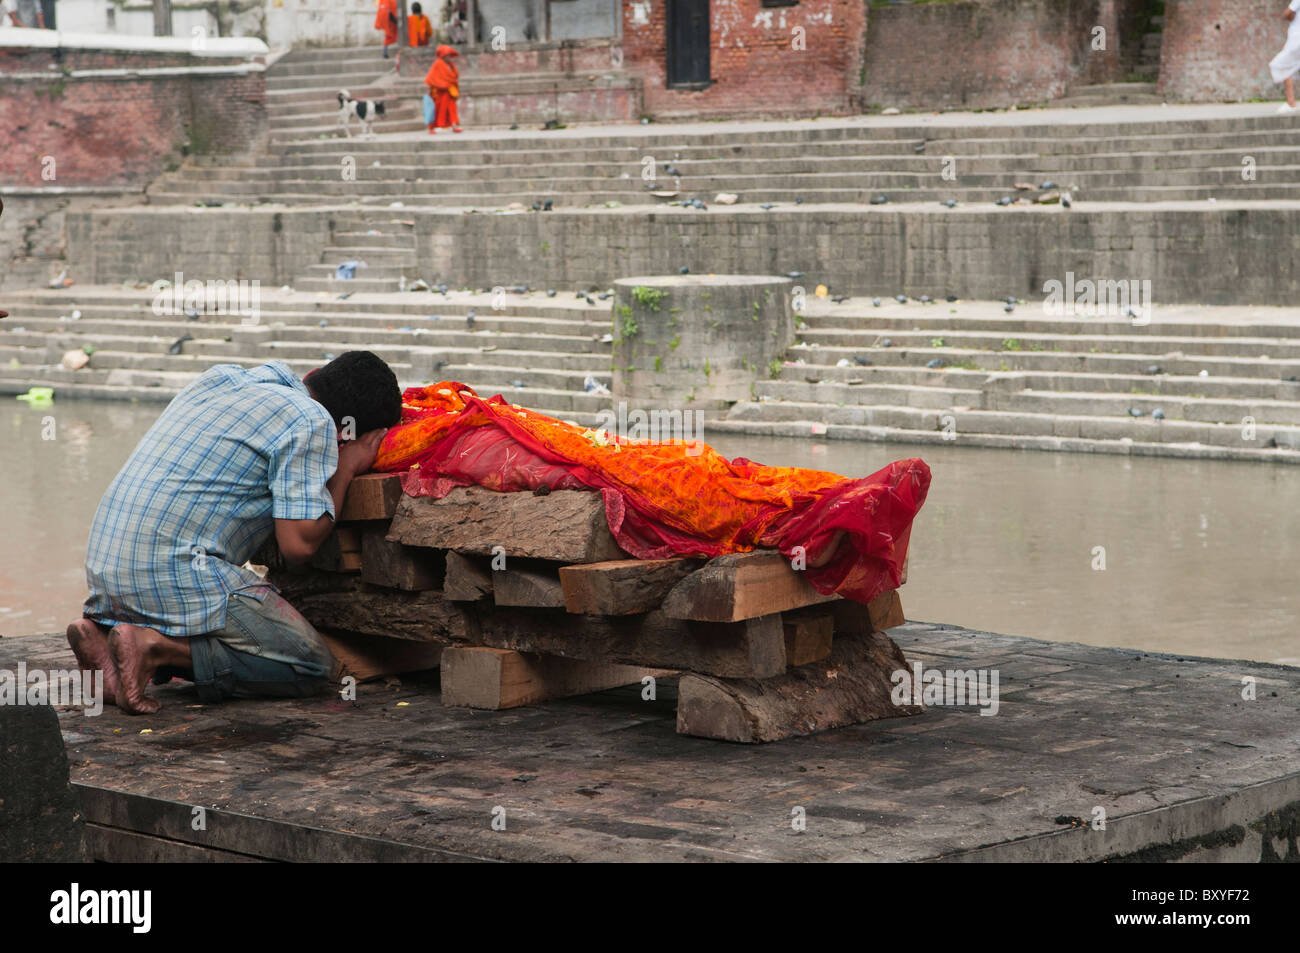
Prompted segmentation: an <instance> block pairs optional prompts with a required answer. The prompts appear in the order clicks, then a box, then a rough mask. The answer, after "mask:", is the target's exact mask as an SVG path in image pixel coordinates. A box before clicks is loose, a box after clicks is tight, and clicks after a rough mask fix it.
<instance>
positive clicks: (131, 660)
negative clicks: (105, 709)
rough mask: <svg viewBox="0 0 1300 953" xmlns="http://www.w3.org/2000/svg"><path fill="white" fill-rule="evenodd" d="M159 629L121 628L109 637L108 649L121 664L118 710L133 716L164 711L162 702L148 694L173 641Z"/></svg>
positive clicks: (118, 669)
mask: <svg viewBox="0 0 1300 953" xmlns="http://www.w3.org/2000/svg"><path fill="white" fill-rule="evenodd" d="M172 641H173V640H172V639H168V638H167V637H166V636H165V635H163V634H162V633H161V632H159V631H158V630H156V629H146V628H145V627H144V626H139V625H117V626H114V627H113V631H112V632H110V633H109V634H108V648H109V651H110V652H112V655H113V661H114V662H115V663H117V674H118V679H119V680H120V687H119V689H118V693H117V707H118V708H120V709H122V710H123V711H124V712H126V713H127V714H130V715H152V714H154V713H155V712H158V711H160V710H161V709H162V702H160V701H159V700H158V699H156V698H154V697H152V696H150V695H146V694H145V688H146V687H148V685H149V681H150V679H152V678H153V673H154V672H155V671H156V670H157V668H158V666H159V665H161V664H163V661H164V656H165V655H166V654H167V653H166V650H167V647H168V645H169V644H170V643H171V642H172Z"/></svg>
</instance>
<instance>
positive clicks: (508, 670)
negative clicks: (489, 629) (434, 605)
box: [441, 646, 672, 710]
mask: <svg viewBox="0 0 1300 953" xmlns="http://www.w3.org/2000/svg"><path fill="white" fill-rule="evenodd" d="M670 674H672V673H671V672H665V671H662V670H659V669H651V668H639V667H636V666H631V665H611V664H609V663H605V662H582V661H577V660H575V659H568V658H559V657H556V656H553V655H535V654H531V653H523V652H514V651H511V650H509V649H489V648H482V647H474V646H464V647H454V648H449V649H447V650H446V651H445V652H444V653H443V657H442V671H441V680H442V703H443V704H444V705H449V706H453V707H461V708H487V709H492V710H498V709H502V708H517V707H519V706H520V705H532V704H536V703H537V702H542V701H546V700H547V699H551V698H567V697H569V696H571V695H585V694H587V693H589V692H602V691H605V690H606V689H610V688H618V687H619V686H621V685H635V684H638V683H640V681H641V679H642V678H644V677H646V676H651V677H660V676H663V675H670Z"/></svg>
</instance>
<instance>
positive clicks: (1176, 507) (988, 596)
mask: <svg viewBox="0 0 1300 953" xmlns="http://www.w3.org/2000/svg"><path fill="white" fill-rule="evenodd" d="M0 400H2V401H4V403H0V437H2V441H3V442H2V444H0V445H2V446H3V447H4V450H3V453H2V454H0V487H3V493H4V496H3V499H2V500H0V538H2V539H3V540H4V545H3V546H2V547H0V635H4V636H14V635H27V634H31V633H33V632H49V631H54V630H60V629H62V628H63V626H64V625H66V623H67V622H68V621H70V620H71V619H73V618H75V617H76V616H77V614H78V611H79V608H80V604H81V599H82V597H83V596H84V591H83V587H84V579H83V576H82V568H81V565H82V559H83V557H84V555H85V547H86V531H87V528H88V527H89V524H90V519H91V516H92V514H93V513H94V510H95V506H96V504H97V503H98V502H99V497H100V494H101V493H102V492H103V490H104V488H105V487H106V486H107V485H108V483H109V481H110V480H111V479H112V478H113V475H114V474H115V473H116V472H117V469H118V468H119V467H120V466H121V464H122V463H123V461H125V459H126V457H127V455H128V454H129V453H130V452H131V449H132V448H133V447H134V446H135V443H136V441H137V440H138V439H139V437H140V435H141V434H143V433H144V431H145V430H146V429H147V428H148V426H149V424H150V423H152V422H153V420H154V418H155V417H156V416H157V414H158V413H159V412H160V411H161V409H162V405H161V404H112V403H102V404H97V403H91V402H81V401H61V402H58V403H57V404H55V405H53V406H52V407H50V408H46V409H37V408H29V407H27V406H26V405H25V404H22V403H19V402H18V401H15V400H13V398H12V397H0ZM47 418H53V425H54V431H53V436H54V439H52V440H47V439H42V437H43V436H45V435H48V424H49V421H48V419H47ZM706 436H707V435H706ZM711 442H712V443H714V445H715V446H717V447H718V449H719V450H721V451H723V452H724V453H727V454H731V455H744V456H748V457H750V458H751V459H754V460H759V461H761V462H763V463H773V464H787V465H799V466H813V467H816V468H818V469H825V470H834V471H836V472H839V473H844V474H851V475H865V474H867V473H870V472H872V471H874V470H876V469H879V468H880V467H881V466H883V465H884V464H885V463H887V462H888V461H890V460H893V459H897V458H899V457H906V456H919V457H921V458H923V459H924V460H926V462H928V463H929V464H930V466H931V468H932V469H933V471H934V484H933V486H932V487H931V491H930V498H929V500H928V501H927V503H926V505H925V508H924V509H923V510H922V511H921V515H920V517H919V520H918V522H917V525H916V529H915V531H914V533H913V537H912V555H911V563H910V567H909V579H908V584H907V586H906V587H905V588H904V590H903V606H904V609H905V610H906V612H907V616H908V618H912V619H924V620H927V621H936V622H951V623H956V624H958V625H965V626H970V627H972V628H979V629H987V630H991V631H994V632H1004V633H1009V634H1015V635H1030V636H1036V637H1039V638H1046V639H1057V640H1066V641H1078V642H1087V643H1090V644H1093V645H1117V646H1128V647H1134V648H1143V649H1149V650H1152V651H1163V652H1174V653H1186V654H1189V655H1209V656H1221V657H1230V658H1248V659H1256V660H1262V661H1274V662H1285V663H1287V664H1300V472H1297V471H1296V470H1295V469H1293V468H1289V467H1283V466H1272V465H1257V464H1243V463H1218V462H1213V461H1187V460H1151V459H1126V458H1123V457H1106V456H1091V455H1086V454H1060V455H1054V454H1047V453H1037V452H1028V451H1026V452H1012V451H997V450H979V449H964V448H961V447H907V446H898V445H888V444H858V443H846V442H842V441H828V442H824V443H813V442H809V441H794V440H782V439H755V438H749V437H735V436H729V435H725V436H724V435H719V436H718V437H717V438H716V439H714V440H711ZM1098 546H1100V547H1104V548H1105V566H1106V568H1105V570H1104V571H1098V570H1094V569H1093V568H1092V566H1093V563H1094V561H1095V560H1096V556H1095V555H1094V548H1095V547H1098Z"/></svg>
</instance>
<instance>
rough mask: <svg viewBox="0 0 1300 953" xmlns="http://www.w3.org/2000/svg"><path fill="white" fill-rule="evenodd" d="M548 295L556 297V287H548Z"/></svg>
mask: <svg viewBox="0 0 1300 953" xmlns="http://www.w3.org/2000/svg"><path fill="white" fill-rule="evenodd" d="M546 297H548V298H554V297H555V289H554V288H547V289H546Z"/></svg>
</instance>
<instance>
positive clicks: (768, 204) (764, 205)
mask: <svg viewBox="0 0 1300 953" xmlns="http://www.w3.org/2000/svg"><path fill="white" fill-rule="evenodd" d="M758 207H759V208H761V209H762V210H763V211H764V212H766V211H767V210H768V209H773V208H776V206H775V205H773V204H772V203H771V202H763V203H762V204H761V205H759V206H758Z"/></svg>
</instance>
